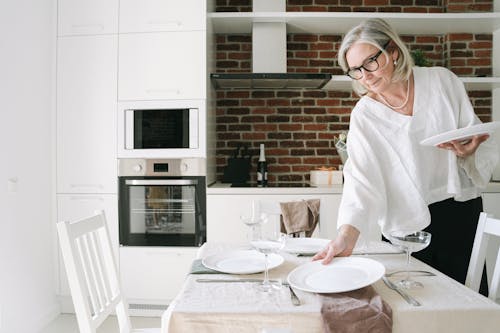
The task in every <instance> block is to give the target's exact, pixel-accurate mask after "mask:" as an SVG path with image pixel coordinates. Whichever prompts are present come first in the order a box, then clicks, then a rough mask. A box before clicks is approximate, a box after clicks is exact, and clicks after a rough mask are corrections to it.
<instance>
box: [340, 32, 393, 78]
mask: <svg viewBox="0 0 500 333" xmlns="http://www.w3.org/2000/svg"><path fill="white" fill-rule="evenodd" d="M390 42H391V41H390V40H389V41H388V42H387V43H385V45H384V46H383V47H382V49H381V50H380V51H378V52H377V53H376V54H375V55H374V56H373V57H370V58H368V59H366V60H365V62H364V63H363V64H362V65H361V66H359V67H354V68H350V69H349V70H348V71H347V72H346V75H347V76H349V77H350V78H351V79H353V80H359V79H361V78H362V77H363V72H362V71H361V69H362V68H363V69H364V70H365V71H367V72H375V71H376V70H377V69H378V68H379V63H378V61H377V59H378V57H380V55H381V54H382V52H383V50H385V48H386V47H387V45H389V43H390Z"/></svg>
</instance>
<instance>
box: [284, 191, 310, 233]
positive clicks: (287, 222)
mask: <svg viewBox="0 0 500 333" xmlns="http://www.w3.org/2000/svg"><path fill="white" fill-rule="evenodd" d="M319 204H320V200H319V199H311V200H302V201H291V202H280V207H281V224H282V227H284V228H282V229H284V231H285V232H286V233H287V234H293V233H296V232H302V231H304V232H305V234H306V237H311V235H312V233H313V231H314V228H316V224H317V223H318V220H319Z"/></svg>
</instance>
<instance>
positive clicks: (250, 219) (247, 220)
mask: <svg viewBox="0 0 500 333" xmlns="http://www.w3.org/2000/svg"><path fill="white" fill-rule="evenodd" d="M256 206H257V204H256V202H255V201H254V200H252V212H251V215H250V216H247V215H241V216H240V220H241V222H243V223H244V224H245V225H247V226H248V227H250V233H249V234H248V241H252V240H253V239H255V238H256V237H257V235H256V234H257V233H258V232H260V231H259V228H260V225H261V224H262V223H263V222H264V219H265V215H264V214H262V215H260V216H259V215H258V212H257V210H258V209H257V207H256Z"/></svg>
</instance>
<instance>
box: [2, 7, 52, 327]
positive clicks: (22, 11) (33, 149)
mask: <svg viewBox="0 0 500 333" xmlns="http://www.w3.org/2000/svg"><path fill="white" fill-rule="evenodd" d="M54 3H55V0H2V1H0V115H1V117H0V156H1V157H0V158H1V163H0V265H1V266H0V312H1V313H0V332H1V333H4V332H5V333H7V332H8V333H12V332H16V333H24V332H26V333H33V332H37V331H38V329H39V328H40V326H41V325H43V324H45V321H47V320H50V319H52V318H53V317H54V316H55V315H57V313H58V311H59V308H58V305H57V300H56V297H55V288H54V285H55V284H54V268H53V265H54V264H53V253H52V248H53V246H54V240H53V234H52V232H53V229H51V228H52V211H53V207H52V206H53V197H52V193H53V192H54V191H53V175H52V173H53V171H52V168H53V156H52V155H53V150H52V142H53V137H52V135H53V134H52V133H53V126H52V124H53V121H52V119H51V117H52V114H53V112H52V109H53V105H54V103H53V100H54V96H53V91H54V87H53V82H54V81H53V80H54V66H53V64H54V58H55V52H54V51H55V50H54V40H55V22H54V19H55V15H54V14H55V10H54ZM9 179H10V180H12V181H11V182H10V183H11V184H10V186H11V187H12V188H10V190H9Z"/></svg>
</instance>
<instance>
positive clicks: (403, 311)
mask: <svg viewBox="0 0 500 333" xmlns="http://www.w3.org/2000/svg"><path fill="white" fill-rule="evenodd" d="M237 248H238V249H241V248H242V246H238V245H234V244H233V245H230V244H211V243H207V244H205V245H204V246H203V247H202V248H200V252H199V256H200V257H203V256H206V255H210V254H214V253H219V252H222V251H228V250H230V249H237ZM378 251H379V249H376V250H375V252H378ZM282 255H283V257H284V258H285V262H284V263H283V264H282V265H281V266H279V267H277V268H275V269H273V270H271V271H270V277H271V278H282V279H285V278H286V276H287V275H288V273H289V272H290V271H291V270H292V269H293V268H295V267H296V266H297V265H300V264H301V263H305V262H308V261H310V260H311V259H310V258H309V257H296V256H294V255H291V254H286V253H283V254H282ZM366 256H367V257H368V258H372V259H375V260H377V261H379V262H381V263H382V264H383V265H384V266H385V267H386V271H387V272H391V271H395V270H401V269H404V268H405V255H404V254H382V255H366ZM411 268H412V269H423V270H429V271H433V272H434V273H436V274H437V275H436V276H433V277H415V279H416V280H419V281H421V282H422V283H424V285H425V287H424V288H423V289H420V290H412V291H410V292H409V293H410V294H411V295H413V296H414V297H415V298H416V299H417V300H419V301H420V302H421V303H422V306H420V307H414V306H411V305H409V304H408V303H406V302H405V301H404V300H403V298H401V296H399V294H397V293H396V292H395V291H393V290H390V289H389V288H387V287H386V286H385V285H384V283H383V282H382V281H378V282H376V283H375V284H374V285H373V286H374V288H375V289H376V291H377V292H378V293H379V294H380V295H381V296H382V298H383V299H384V300H385V301H386V302H387V303H388V304H389V305H390V306H391V308H392V310H393V332H394V333H399V332H401V333H403V332H404V333H412V332H419V333H420V332H426V333H432V332H436V333H438V332H439V333H441V332H454V333H460V332H464V333H470V332H497V333H498V332H500V305H498V304H496V303H494V302H492V301H491V300H489V299H488V298H486V297H483V296H482V295H479V294H477V293H475V292H473V291H472V290H470V289H468V288H467V287H465V286H463V285H462V284H460V283H458V282H456V281H454V280H453V279H450V278H448V277H447V276H445V275H443V274H441V273H440V272H438V271H436V270H434V269H432V268H431V267H429V266H427V265H425V264H424V263H422V262H420V261H418V260H416V259H414V258H412V267H411ZM262 276H263V274H252V275H237V276H236V275H227V274H191V275H188V277H187V278H186V281H185V283H184V286H183V288H182V290H181V291H180V293H179V295H178V296H177V297H176V299H175V300H174V301H173V302H172V304H171V305H170V306H169V308H168V310H167V311H166V312H165V314H164V315H163V318H162V324H163V325H162V327H163V328H164V333H181V332H182V333H184V332H198V333H199V332H207V333H208V332H210V333H211V332H213V333H216V332H217V333H225V332H228V333H229V332H242V333H246V332H248V333H258V332H260V331H261V330H262V329H263V328H268V327H280V328H288V329H290V330H291V331H292V332H294V333H302V332H303V333H314V332H318V333H319V332H323V327H322V323H321V314H320V308H321V302H320V298H319V297H318V295H316V294H313V293H307V292H302V291H300V290H296V293H297V295H298V296H299V298H300V300H301V301H302V304H303V305H301V306H293V305H292V303H291V301H290V292H289V290H288V288H282V289H281V290H280V291H279V292H277V293H275V294H274V295H272V296H269V295H266V294H263V293H260V292H258V291H257V290H255V288H254V286H255V283H199V282H196V279H198V278H243V277H255V278H262Z"/></svg>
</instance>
